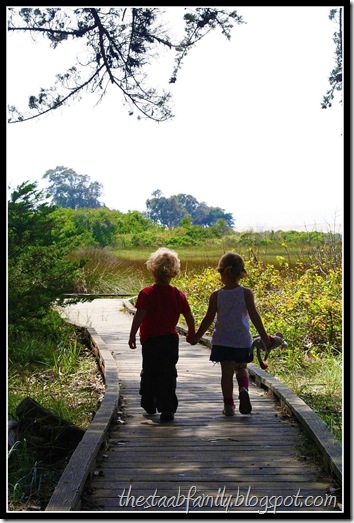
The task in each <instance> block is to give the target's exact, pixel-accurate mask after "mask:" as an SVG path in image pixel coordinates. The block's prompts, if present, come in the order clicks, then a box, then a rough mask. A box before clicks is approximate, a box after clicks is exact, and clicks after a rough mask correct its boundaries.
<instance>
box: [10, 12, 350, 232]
mask: <svg viewBox="0 0 354 523" xmlns="http://www.w3.org/2000/svg"><path fill="white" fill-rule="evenodd" d="M334 7H335V6H334ZM167 9H170V10H171V11H170V12H171V23H172V21H173V20H177V14H178V13H179V12H180V10H181V9H182V8H181V7H171V8H167ZM329 10H330V7H329V6H280V7H271V6H265V7H261V6H247V7H237V12H238V14H239V15H241V16H242V17H243V19H244V20H245V22H246V23H245V24H242V25H235V27H234V28H233V30H232V36H231V40H230V41H227V40H226V38H225V37H223V36H222V35H221V34H219V33H216V32H214V33H211V34H209V35H208V36H206V37H205V38H204V39H203V40H202V41H201V42H199V44H198V46H197V47H196V48H194V49H192V50H191V51H190V53H189V54H188V56H187V58H186V60H185V62H184V64H183V66H182V69H181V71H180V73H179V76H178V78H177V82H176V83H175V84H168V80H169V78H170V76H171V72H172V68H173V57H172V55H171V56H170V57H169V58H168V57H162V58H161V59H160V60H159V61H158V62H157V64H155V65H153V66H152V71H151V74H152V75H153V76H152V77H153V78H156V82H157V84H159V85H160V84H161V86H163V87H164V88H165V89H166V90H170V91H171V93H172V97H173V113H174V115H175V117H174V118H173V120H172V121H168V122H162V123H156V122H153V121H146V120H137V118H136V117H135V116H134V115H133V116H129V114H128V109H127V108H126V107H124V106H123V101H122V98H121V95H120V92H119V91H118V89H113V88H112V89H111V91H110V92H109V94H108V95H106V96H105V98H104V99H103V101H102V102H101V103H100V104H99V105H96V104H97V98H96V97H95V96H94V95H87V96H84V98H83V99H82V101H80V102H73V103H72V104H71V105H70V106H69V107H63V108H61V109H58V110H56V111H52V112H51V113H49V114H48V115H46V116H43V117H40V118H37V119H35V120H32V121H29V122H22V123H17V124H8V125H7V138H6V140H7V165H6V171H7V186H8V187H9V188H10V189H9V191H11V190H13V189H14V188H16V187H17V186H18V185H19V184H20V183H22V182H24V181H27V180H28V181H32V182H33V181H37V182H38V186H39V187H40V188H42V187H43V188H44V187H45V186H46V185H47V180H43V175H44V173H45V172H46V171H47V170H49V169H55V168H56V167H57V166H64V167H67V168H70V169H73V170H74V171H75V172H76V173H77V174H81V175H87V176H89V178H90V181H91V182H96V181H97V182H100V183H101V184H102V185H103V192H102V196H101V198H100V201H101V202H102V203H104V204H105V205H106V206H107V207H109V208H110V209H116V210H119V211H121V212H124V213H125V212H128V211H132V210H138V211H141V212H143V211H145V210H146V200H147V199H149V198H151V197H152V193H153V192H154V191H156V190H160V191H161V192H162V195H163V196H165V197H167V198H168V197H170V196H172V195H177V194H179V193H183V194H190V195H192V196H194V197H195V198H196V199H197V200H198V202H200V203H201V202H204V203H206V204H207V205H208V206H213V207H220V208H222V209H224V211H225V212H226V213H231V214H232V215H233V218H234V222H235V229H236V230H254V231H263V230H279V229H280V230H291V229H294V230H306V231H312V230H325V231H327V232H328V231H331V232H334V231H335V232H342V226H343V199H344V184H343V180H344V154H343V140H344V130H343V127H344V125H343V105H342V104H340V103H339V100H340V98H341V93H337V96H336V99H335V102H334V104H333V106H332V107H331V108H330V109H326V110H324V109H321V102H322V98H323V95H324V94H325V93H326V91H327V89H328V88H329V82H328V77H329V74H330V72H331V70H332V68H333V67H334V64H335V62H334V52H335V45H334V43H333V40H332V38H333V33H334V31H335V29H336V26H335V24H334V23H333V22H331V21H330V20H329V18H328V14H329ZM173 23H174V24H176V25H175V31H176V34H177V33H178V28H179V27H180V26H179V25H178V24H177V22H173ZM77 52H78V47H77V44H69V45H64V46H59V47H58V49H57V50H52V49H50V48H49V45H48V44H45V43H44V42H41V43H33V42H32V41H31V38H30V37H29V36H28V35H24V34H12V33H11V34H9V35H8V39H7V103H8V104H12V105H19V106H20V107H22V108H23V107H24V106H25V104H26V101H27V98H28V95H29V94H35V93H37V92H38V91H39V88H40V87H47V86H49V85H50V84H51V83H52V80H53V79H54V77H55V75H56V74H57V73H59V72H63V71H64V70H65V69H66V68H67V67H69V66H70V65H72V64H73V62H74V58H75V55H76V53H77ZM338 95H339V96H338Z"/></svg>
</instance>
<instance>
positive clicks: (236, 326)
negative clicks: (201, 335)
mask: <svg viewBox="0 0 354 523" xmlns="http://www.w3.org/2000/svg"><path fill="white" fill-rule="evenodd" d="M211 341H212V344H213V345H224V346H225V347H236V348H239V349H249V348H250V347H251V345H252V341H253V339H252V334H251V331H250V317H249V314H248V311H247V307H246V302H245V296H244V287H243V286H242V285H240V286H239V287H236V288H235V289H230V290H226V289H220V290H218V296H217V315H216V322H215V328H214V330H213V333H212V339H211Z"/></svg>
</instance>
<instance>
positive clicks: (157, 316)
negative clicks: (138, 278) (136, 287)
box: [135, 284, 190, 343]
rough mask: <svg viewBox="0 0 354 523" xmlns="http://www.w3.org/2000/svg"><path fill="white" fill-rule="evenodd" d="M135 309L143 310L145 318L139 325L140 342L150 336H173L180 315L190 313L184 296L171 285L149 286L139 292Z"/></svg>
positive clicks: (175, 332)
mask: <svg viewBox="0 0 354 523" xmlns="http://www.w3.org/2000/svg"><path fill="white" fill-rule="evenodd" d="M135 306H136V308H137V309H143V310H144V311H145V316H144V319H143V321H142V322H141V325H140V342H141V343H144V342H145V341H146V340H147V339H148V338H151V337H152V336H164V335H166V334H175V335H176V336H178V333H177V329H176V325H177V323H178V320H179V317H180V315H181V314H183V315H184V314H186V313H188V312H190V306H189V303H188V301H187V298H186V296H185V295H184V294H183V292H181V291H180V290H179V289H177V287H173V286H172V285H156V284H155V285H150V286H148V287H145V288H144V289H142V290H141V291H140V292H139V295H138V299H137V301H136V305H135Z"/></svg>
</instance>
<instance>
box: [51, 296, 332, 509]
mask: <svg viewBox="0 0 354 523" xmlns="http://www.w3.org/2000/svg"><path fill="white" fill-rule="evenodd" d="M121 303H122V302H121V300H95V301H94V302H91V303H83V304H80V305H77V306H76V307H71V308H70V309H69V310H68V311H67V315H68V318H69V319H70V320H71V321H73V322H76V323H78V324H82V325H84V324H85V325H86V326H88V327H91V328H92V327H93V328H94V330H95V332H96V333H97V335H98V337H99V339H100V342H102V343H103V344H104V345H105V346H106V348H107V349H108V351H109V353H110V354H111V355H112V356H113V359H114V362H115V365H116V369H117V371H118V380H119V396H120V402H119V406H118V416H115V417H114V419H113V421H111V422H110V423H109V426H108V430H107V433H106V437H105V440H104V444H103V445H100V449H99V452H98V453H97V455H96V456H94V458H95V459H94V460H93V466H92V465H91V468H90V471H89V474H88V476H87V478H88V479H87V481H86V483H85V488H84V490H82V491H81V490H80V496H81V499H80V503H79V510H80V511H81V512H84V511H85V512H114V513H121V514H124V513H130V515H132V514H131V513H132V512H134V513H136V516H137V517H138V516H141V515H144V514H152V513H156V514H157V513H158V514H161V513H162V514H163V513H165V514H166V515H167V513H170V514H171V515H172V514H173V513H176V514H177V515H181V516H182V515H183V514H186V513H189V514H195V513H198V512H203V514H204V513H205V514H207V513H208V512H210V513H212V514H213V515H214V516H215V517H216V516H217V515H218V514H219V515H221V514H227V513H236V512H237V513H241V512H247V513H250V512H257V513H258V512H259V511H260V512H265V513H271V514H274V513H280V512H281V513H286V512H291V513H292V514H294V512H301V513H305V512H308V513H313V512H316V513H317V514H318V513H319V512H322V513H329V512H330V513H331V514H332V515H333V516H334V515H335V513H340V512H341V511H342V505H341V504H340V503H338V502H339V501H340V500H341V488H340V486H339V482H338V480H337V478H335V477H334V476H333V475H332V474H330V473H329V472H327V471H326V470H324V469H323V468H322V467H321V466H320V464H316V463H314V462H313V461H311V460H309V459H306V456H305V454H304V445H305V443H306V438H305V436H304V433H303V429H302V427H301V425H300V424H299V422H298V421H297V419H296V418H295V417H294V416H291V415H289V409H284V408H282V407H280V405H279V402H277V401H276V399H275V398H274V396H273V394H271V393H269V391H268V390H267V389H266V388H264V387H260V386H258V385H257V384H256V382H255V381H254V382H252V383H251V387H250V398H251V401H252V406H253V410H252V413H251V414H250V415H241V414H239V413H238V411H236V412H237V414H236V415H235V416H234V417H231V418H227V417H225V416H223V415H222V412H221V411H222V406H223V404H222V396H221V389H220V368H219V366H218V364H216V365H215V364H213V363H211V362H210V361H209V349H208V348H207V347H205V346H203V345H200V344H198V345H196V346H193V347H192V346H191V345H189V344H188V343H186V341H185V338H184V336H183V335H181V338H180V358H179V362H178V366H177V368H178V381H177V395H178V399H179V407H178V410H177V413H176V417H175V420H174V421H172V422H168V423H161V422H160V419H159V415H158V414H156V415H153V416H149V415H147V414H146V413H145V412H144V410H143V409H142V408H141V407H140V396H139V381H140V370H141V350H140V348H138V349H137V350H131V349H129V346H128V335H129V330H130V325H131V321H132V317H131V315H129V314H128V313H127V312H122V310H121ZM113 366H114V365H113ZM235 392H236V390H235ZM235 397H237V395H235ZM81 459H82V458H81ZM67 481H69V480H67ZM66 484H67V483H66ZM67 486H68V487H69V485H67ZM59 499H60V497H59V495H58V494H57V495H54V497H53V500H52V503H49V506H48V508H47V510H52V511H56V510H58V511H60V510H67V509H65V508H61V506H60V503H59V502H58V500H59ZM58 503H59V504H58ZM69 510H75V508H70V509H69ZM76 510H77V509H76ZM117 516H118V514H117Z"/></svg>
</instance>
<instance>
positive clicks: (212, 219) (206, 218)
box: [146, 189, 234, 227]
mask: <svg viewBox="0 0 354 523" xmlns="http://www.w3.org/2000/svg"><path fill="white" fill-rule="evenodd" d="M152 196H154V198H151V199H149V200H146V209H147V211H146V214H147V217H148V218H150V220H152V221H154V222H157V223H160V224H163V225H166V226H167V227H177V226H179V225H181V223H182V221H183V220H185V219H186V217H190V218H191V223H192V225H201V226H203V227H210V226H212V225H214V224H216V223H217V222H218V221H219V220H224V221H225V223H226V225H227V226H228V227H233V225H234V220H233V217H232V214H231V213H225V211H224V210H223V209H221V208H220V207H209V206H208V205H207V204H206V203H204V202H201V203H199V202H198V200H197V199H196V198H194V196H191V195H190V194H181V193H180V194H177V196H170V197H169V198H165V197H164V196H162V192H161V191H160V190H159V189H158V190H156V191H154V192H153V193H152Z"/></svg>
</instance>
